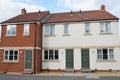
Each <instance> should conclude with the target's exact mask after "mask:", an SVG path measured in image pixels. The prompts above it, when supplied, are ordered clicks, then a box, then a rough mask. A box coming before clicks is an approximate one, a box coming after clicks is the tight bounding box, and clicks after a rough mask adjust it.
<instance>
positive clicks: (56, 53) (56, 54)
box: [55, 50, 58, 59]
mask: <svg viewBox="0 0 120 80" xmlns="http://www.w3.org/2000/svg"><path fill="white" fill-rule="evenodd" d="M55 59H58V50H55Z"/></svg>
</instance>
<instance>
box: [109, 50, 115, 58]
mask: <svg viewBox="0 0 120 80" xmlns="http://www.w3.org/2000/svg"><path fill="white" fill-rule="evenodd" d="M109 57H110V59H114V54H113V49H109Z"/></svg>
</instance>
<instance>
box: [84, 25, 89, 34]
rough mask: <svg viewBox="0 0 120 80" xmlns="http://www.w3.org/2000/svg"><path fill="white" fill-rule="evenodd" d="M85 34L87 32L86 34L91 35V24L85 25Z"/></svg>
mask: <svg viewBox="0 0 120 80" xmlns="http://www.w3.org/2000/svg"><path fill="white" fill-rule="evenodd" d="M85 32H86V33H89V32H90V26H89V23H85Z"/></svg>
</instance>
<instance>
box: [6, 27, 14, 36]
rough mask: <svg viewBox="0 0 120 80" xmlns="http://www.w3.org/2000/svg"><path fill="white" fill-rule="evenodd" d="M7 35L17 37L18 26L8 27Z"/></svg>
mask: <svg viewBox="0 0 120 80" xmlns="http://www.w3.org/2000/svg"><path fill="white" fill-rule="evenodd" d="M14 29H15V30H14ZM8 31H9V32H8ZM13 32H15V33H13ZM6 35H7V36H15V35H16V25H7V29H6Z"/></svg>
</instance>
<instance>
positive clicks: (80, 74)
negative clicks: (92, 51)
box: [36, 71, 120, 77]
mask: <svg viewBox="0 0 120 80" xmlns="http://www.w3.org/2000/svg"><path fill="white" fill-rule="evenodd" d="M36 75H38V76H92V77H97V76H120V71H119V72H92V73H81V72H42V73H39V74H36Z"/></svg>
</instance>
